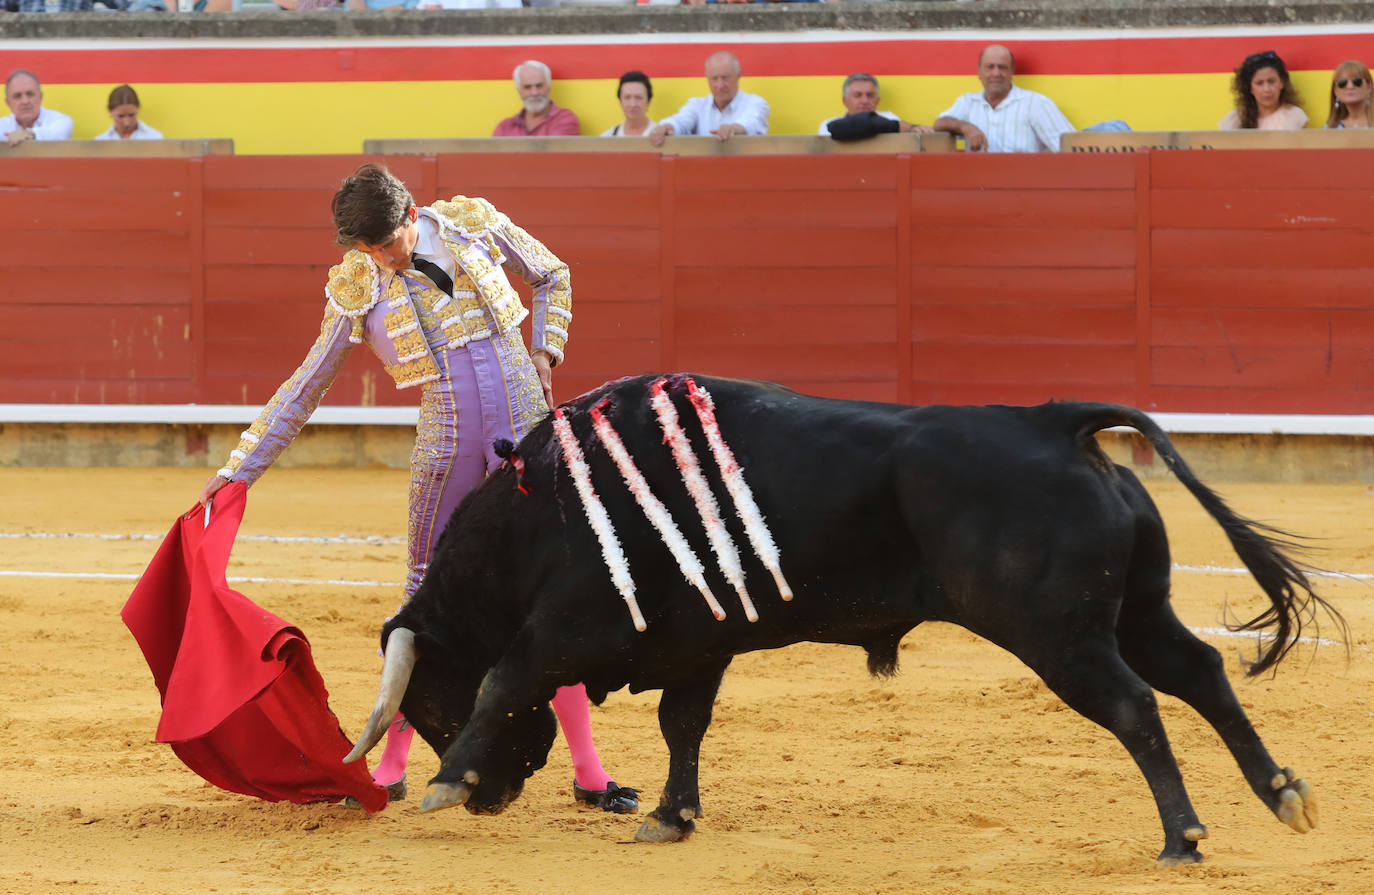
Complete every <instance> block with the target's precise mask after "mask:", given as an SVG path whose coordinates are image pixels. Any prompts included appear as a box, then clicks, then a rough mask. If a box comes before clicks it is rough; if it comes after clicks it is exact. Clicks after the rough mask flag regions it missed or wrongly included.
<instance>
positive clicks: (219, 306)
mask: <svg viewBox="0 0 1374 895" xmlns="http://www.w3.org/2000/svg"><path fill="white" fill-rule="evenodd" d="M323 320H324V299H323V297H321V299H320V301H319V302H318V303H312V304H305V303H302V302H272V301H253V300H244V301H213V302H210V301H207V302H206V303H205V329H206V339H207V343H208V347H209V349H210V350H215V348H216V347H218V348H224V347H226V344H227V343H249V342H252V343H258V344H262V345H263V347H264V349H266V348H267V346H268V345H277V344H281V343H291V344H300V343H301V341H302V339H305V340H307V341H306V344H307V345H308V344H309V341H308V340H310V339H314V337H315V336H316V335H318V334H319V331H320V324H321V322H322V321H323ZM234 350H241V346H236V347H235V349H234ZM301 356H302V357H304V356H305V355H304V352H303V351H302V354H301Z"/></svg>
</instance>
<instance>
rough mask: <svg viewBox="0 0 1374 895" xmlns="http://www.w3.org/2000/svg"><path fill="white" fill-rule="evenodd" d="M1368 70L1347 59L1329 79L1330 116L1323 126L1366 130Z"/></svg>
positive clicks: (1365, 66) (1369, 86)
mask: <svg viewBox="0 0 1374 895" xmlns="http://www.w3.org/2000/svg"><path fill="white" fill-rule="evenodd" d="M1370 88H1371V85H1370V81H1369V66H1367V65H1365V64H1364V63H1363V62H1361V61H1359V60H1358V59H1347V60H1346V61H1345V62H1342V63H1341V64H1340V65H1338V66H1336V70H1335V72H1333V73H1332V75H1331V113H1330V115H1328V116H1327V119H1326V126H1327V127H1331V128H1340V129H1345V128H1356V127H1369V125H1370V121H1369V94H1370Z"/></svg>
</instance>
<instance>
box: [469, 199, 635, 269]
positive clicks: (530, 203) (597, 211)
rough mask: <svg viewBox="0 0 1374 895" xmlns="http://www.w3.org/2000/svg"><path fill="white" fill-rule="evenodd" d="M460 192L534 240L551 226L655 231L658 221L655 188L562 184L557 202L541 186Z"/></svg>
mask: <svg viewBox="0 0 1374 895" xmlns="http://www.w3.org/2000/svg"><path fill="white" fill-rule="evenodd" d="M469 189H471V187H469ZM459 194H462V195H481V197H482V198H484V199H486V200H488V201H489V202H491V203H492V204H493V205H495V206H496V207H497V208H499V209H500V210H501V211H502V213H504V214H505V215H506V216H507V217H509V218H510V219H511V220H512V221H514V222H515V223H516V224H518V225H519V226H520V227H523V228H524V229H525V230H527V231H529V233H530V235H532V236H534V237H535V238H536V239H541V238H542V234H543V232H544V229H543V228H545V227H550V226H561V227H635V228H640V229H646V230H657V229H658V223H659V215H658V190H657V189H648V188H638V189H615V188H609V187H605V188H596V189H587V188H582V187H564V188H560V189H559V190H558V201H557V202H550V201H549V191H548V189H546V188H543V187H539V188H535V189H528V188H517V187H509V186H503V187H496V188H493V189H489V190H485V191H483V192H482V193H480V194H476V193H472V192H468V193H462V191H461V190H460V191H459ZM454 195H457V194H454ZM565 260H567V259H565Z"/></svg>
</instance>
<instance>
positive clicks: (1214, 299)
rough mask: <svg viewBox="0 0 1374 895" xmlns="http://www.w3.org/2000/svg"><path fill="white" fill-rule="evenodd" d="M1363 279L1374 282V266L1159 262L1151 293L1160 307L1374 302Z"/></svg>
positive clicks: (1353, 305) (1359, 305) (1370, 305)
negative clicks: (1164, 264) (1182, 264)
mask: <svg viewBox="0 0 1374 895" xmlns="http://www.w3.org/2000/svg"><path fill="white" fill-rule="evenodd" d="M1354 260H1355V261H1356V262H1357V264H1358V263H1360V262H1363V259H1354ZM1364 263H1367V262H1364ZM1358 283H1374V267H1361V266H1351V265H1343V266H1340V267H1334V268H1326V269H1306V268H1292V269H1277V270H1276V269H1272V268H1260V267H1255V268H1229V269H1226V270H1218V269H1216V268H1212V267H1191V268H1189V267H1174V268H1162V267H1155V268H1154V269H1153V270H1152V271H1151V287H1152V288H1151V290H1150V298H1151V303H1152V304H1153V305H1154V306H1155V307H1218V308H1228V307H1245V308H1249V307H1254V308H1259V307H1276V308H1288V307H1292V308H1338V307H1343V308H1374V289H1363V288H1358V287H1355V288H1352V284H1358Z"/></svg>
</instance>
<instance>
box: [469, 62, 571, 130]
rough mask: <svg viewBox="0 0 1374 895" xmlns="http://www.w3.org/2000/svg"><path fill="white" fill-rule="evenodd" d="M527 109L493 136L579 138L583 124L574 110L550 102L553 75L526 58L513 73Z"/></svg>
mask: <svg viewBox="0 0 1374 895" xmlns="http://www.w3.org/2000/svg"><path fill="white" fill-rule="evenodd" d="M511 79H512V80H514V81H515V89H516V90H517V91H519V93H520V102H521V104H522V106H523V108H522V109H521V110H520V111H519V112H516V113H515V114H514V115H512V116H511V117H509V118H506V119H504V120H503V121H502V122H501V123H500V124H498V125H496V130H494V131H492V132H491V135H492V136H493V137H576V136H577V135H578V134H579V133H581V131H582V124H581V123H580V122H579V121H578V120H577V115H576V113H574V112H573V111H572V110H571V109H563V108H559V107H558V106H557V105H555V104H554V102H553V100H551V99H549V91H550V90H551V89H553V75H552V74H550V72H549V67H548V66H547V65H545V64H544V63H542V62H540V61H539V60H537V59H526V60H525V61H524V62H522V63H520V64H519V65H517V66H516V67H515V71H513V72H511Z"/></svg>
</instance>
